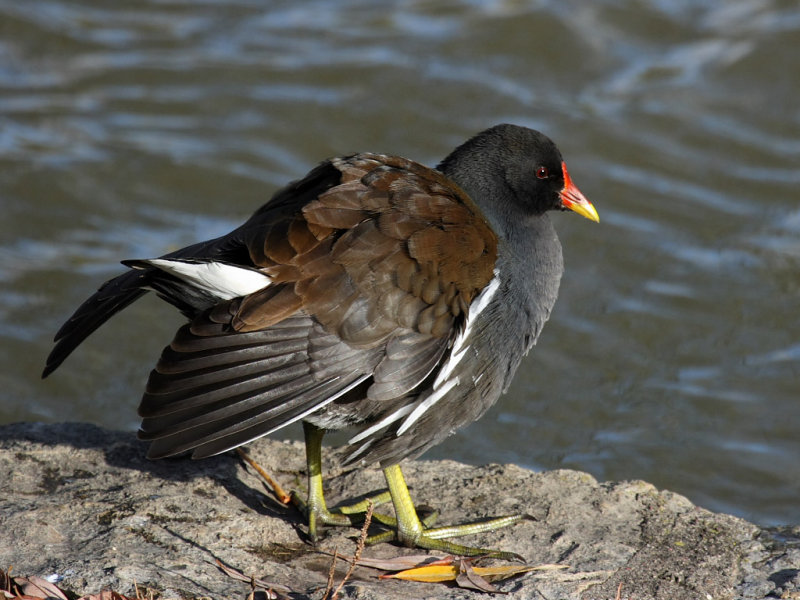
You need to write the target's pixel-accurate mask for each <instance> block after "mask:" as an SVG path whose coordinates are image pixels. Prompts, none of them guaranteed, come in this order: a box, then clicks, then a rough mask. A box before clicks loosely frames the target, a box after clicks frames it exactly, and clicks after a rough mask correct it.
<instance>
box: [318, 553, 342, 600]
mask: <svg viewBox="0 0 800 600" xmlns="http://www.w3.org/2000/svg"><path fill="white" fill-rule="evenodd" d="M337 558H339V546H334V547H333V558H332V559H331V568H330V570H329V571H328V583H327V585H326V586H325V595H324V596H323V597H322V600H335V598H334V597H333V596H331V595H330V594H331V592H332V591H333V578H334V576H335V574H336V559H337Z"/></svg>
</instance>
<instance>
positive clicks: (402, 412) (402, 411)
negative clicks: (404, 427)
mask: <svg viewBox="0 0 800 600" xmlns="http://www.w3.org/2000/svg"><path fill="white" fill-rule="evenodd" d="M413 408H414V405H413V404H407V405H406V406H403V407H402V408H399V409H398V410H396V411H394V412H393V413H392V414H390V415H389V416H388V417H384V418H383V419H381V420H380V421H378V422H377V423H375V424H374V425H371V426H370V427H368V428H367V429H365V430H364V431H362V432H361V433H358V434H356V435H354V436H353V437H351V438H350V439H349V440H347V443H348V444H355V443H356V442H360V441H361V440H363V439H366V438H368V437H369V436H371V435H372V434H373V433H375V432H376V431H378V430H380V429H383V428H384V427H386V426H387V425H389V424H391V423H394V422H395V421H399V420H400V419H402V418H403V417H405V416H406V415H407V414H408V413H410V412H411V410H412V409H413Z"/></svg>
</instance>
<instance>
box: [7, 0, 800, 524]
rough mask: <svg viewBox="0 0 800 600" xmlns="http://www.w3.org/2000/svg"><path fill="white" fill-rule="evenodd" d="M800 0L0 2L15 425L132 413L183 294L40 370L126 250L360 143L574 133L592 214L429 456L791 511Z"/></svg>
mask: <svg viewBox="0 0 800 600" xmlns="http://www.w3.org/2000/svg"><path fill="white" fill-rule="evenodd" d="M798 48H800V8H798V5H797V3H796V2H794V1H779V0H736V1H731V2H710V1H700V0H697V1H694V2H690V1H688V0H686V1H672V0H670V1H669V2H667V1H665V0H662V1H660V2H658V1H654V2H649V3H641V2H633V1H630V0H628V1H625V0H619V1H612V0H603V1H595V2H592V3H578V2H546V1H540V2H518V1H511V0H507V1H494V2H476V1H472V2H466V1H462V2H457V1H451V2H436V3H430V2H392V3H372V2H366V1H363V2H356V1H349V2H339V3H333V2H326V1H317V2H302V3H300V2H290V1H283V2H270V3H268V4H264V3H260V2H248V1H227V2H212V1H210V0H209V1H205V2H194V1H192V2H189V1H178V0H174V1H168V0H163V1H156V0H152V1H150V2H145V1H141V2H137V3H105V2H90V1H83V2H76V1H70V2H67V1H66V0H62V1H38V0H29V1H27V2H18V1H16V0H0V206H2V209H3V210H2V213H3V218H2V220H0V252H2V261H0V284H2V285H0V356H2V361H3V366H2V371H0V385H2V389H3V392H2V405H1V406H0V422H11V421H16V420H47V421H62V420H76V419H77V420H87V421H93V422H97V423H100V424H103V425H106V426H110V427H117V428H127V429H135V428H136V426H137V420H136V416H135V410H136V406H137V404H138V399H139V394H140V392H141V389H142V386H143V382H144V380H145V378H146V376H147V373H148V372H149V369H150V368H151V366H152V364H153V363H154V361H155V359H156V357H157V356H158V353H159V352H160V349H161V347H162V346H163V345H164V344H165V343H166V342H168V341H169V339H170V338H171V336H172V333H173V331H174V329H175V328H176V327H177V326H178V324H179V323H180V321H181V319H180V316H178V315H176V314H173V311H172V310H171V309H169V308H168V307H165V306H162V305H161V304H160V303H159V302H158V301H157V300H155V299H152V298H147V299H145V300H144V301H142V302H140V303H138V304H137V305H135V306H133V307H132V308H130V309H129V310H128V311H126V313H125V314H123V315H120V316H119V317H118V318H117V319H115V320H114V321H112V322H111V323H109V324H108V325H107V326H106V327H104V328H103V329H102V330H101V331H99V332H98V333H97V334H95V335H94V336H93V337H92V338H90V341H89V343H87V344H86V345H85V346H84V347H82V348H81V349H80V350H79V351H78V352H77V353H76V354H75V355H74V356H73V357H71V358H70V359H69V360H68V361H67V363H66V364H65V365H64V367H62V369H61V370H59V371H58V372H57V373H56V374H55V375H54V376H52V377H51V378H49V379H48V380H46V381H44V382H42V381H40V380H39V373H40V371H41V367H42V365H43V361H44V358H45V356H46V354H47V352H48V351H49V348H50V340H51V337H52V335H53V333H54V332H55V331H56V329H57V328H58V326H59V325H60V324H61V322H62V321H63V320H64V319H65V318H66V317H67V316H68V315H69V314H70V313H71V311H72V310H73V309H74V308H75V307H76V306H77V304H79V303H80V302H81V301H82V300H83V299H84V298H85V297H86V296H87V295H88V294H89V293H90V292H91V291H92V290H94V289H95V288H96V287H97V286H98V285H99V284H100V283H101V282H102V281H104V280H105V279H106V278H108V277H110V276H112V275H114V274H115V273H117V272H118V271H119V270H120V267H119V265H118V261H119V260H121V259H123V258H132V257H150V256H155V255H159V254H162V253H164V252H165V251H168V250H170V249H174V248H176V247H179V246H182V245H185V244H188V243H191V242H193V241H196V240H199V239H206V238H208V237H212V236H215V235H219V234H222V233H225V232H227V231H228V230H229V229H230V228H232V227H233V226H235V225H236V224H238V223H239V222H240V221H241V220H243V219H244V218H246V216H247V215H248V214H249V213H250V212H251V211H252V210H253V209H254V208H256V207H257V206H258V205H259V204H260V203H261V202H262V201H264V200H265V199H266V198H267V197H268V196H269V195H270V193H271V192H272V191H273V190H274V189H275V188H276V187H278V186H279V185H281V184H283V183H285V182H286V181H288V180H290V179H293V178H296V177H299V176H301V175H302V174H303V173H305V172H306V171H307V170H308V169H309V168H310V167H311V166H313V165H314V164H315V163H316V162H318V161H319V160H321V159H322V158H325V157H327V156H331V155H336V154H343V153H348V152H353V151H358V150H372V151H378V152H392V153H397V154H403V155H406V156H410V157H413V158H416V159H419V160H422V161H425V162H428V163H435V162H437V161H438V160H439V159H440V158H441V157H442V156H444V154H446V153H447V152H448V151H449V150H450V149H451V148H452V147H454V146H455V145H456V144H457V143H458V142H460V141H462V140H463V139H465V138H466V137H468V136H469V135H471V134H472V133H474V132H476V131H478V130H480V129H483V128H485V127H487V126H489V125H491V124H494V123H497V122H503V121H510V122H516V123H519V124H523V125H528V126H532V127H535V128H538V129H541V130H543V131H545V132H546V133H548V134H549V135H550V136H551V137H553V138H554V139H555V140H556V141H557V142H558V144H559V146H560V147H561V149H562V151H563V154H564V156H565V158H566V160H567V163H568V164H569V166H570V173H571V174H572V175H573V178H574V179H575V181H576V183H577V184H578V185H579V186H580V187H581V189H582V190H583V191H584V192H585V193H586V194H587V195H588V196H589V197H590V198H591V199H592V200H593V201H594V203H595V205H596V206H597V208H598V210H599V212H600V216H601V219H602V221H601V224H600V225H594V224H592V223H590V222H588V221H586V220H583V219H578V218H570V215H555V221H556V226H557V228H558V229H559V232H560V236H561V239H562V243H563V244H564V248H565V260H566V263H567V271H566V273H565V277H564V281H563V284H562V291H561V297H560V299H559V303H558V305H557V307H556V310H555V312H554V315H553V318H552V320H551V322H550V323H549V324H548V326H547V327H546V328H545V331H544V334H543V336H542V338H541V339H540V342H539V345H538V346H537V347H536V348H535V350H534V352H532V353H531V355H530V356H529V357H528V359H527V361H526V362H525V363H524V364H523V367H522V369H521V370H520V373H519V375H518V376H517V379H516V381H515V384H514V386H513V389H512V390H511V392H510V393H509V395H508V396H506V397H505V398H503V399H502V401H501V402H500V403H499V404H498V406H497V407H495V408H494V409H493V410H492V411H491V412H490V413H489V414H488V415H487V416H485V417H484V418H483V419H482V420H481V421H480V422H478V423H476V424H475V425H473V426H472V427H471V428H470V429H468V430H466V431H465V432H461V434H460V435H457V436H454V437H452V438H450V439H449V440H448V441H447V442H445V443H444V444H442V445H441V446H439V447H437V448H436V449H434V450H433V451H431V452H430V453H429V454H428V456H429V457H453V458H456V459H459V460H466V461H473V462H476V463H482V462H489V461H499V462H505V461H510V462H515V463H519V464H522V465H526V466H530V467H534V468H540V469H546V468H556V467H571V468H578V469H585V470H588V471H590V472H591V473H593V474H594V475H595V476H597V477H598V478H600V479H630V478H641V479H646V480H649V481H652V482H653V483H655V484H657V485H658V486H661V487H667V488H670V489H673V490H675V491H678V492H681V493H683V494H686V495H688V496H689V497H690V498H691V499H692V500H693V501H695V502H697V503H699V504H701V505H703V506H706V507H708V508H711V509H715V510H723V511H727V512H731V513H734V514H737V515H741V516H744V517H747V518H750V519H753V520H755V521H757V522H759V523H762V524H776V523H788V522H791V523H798V522H800V501H798V498H800V435H799V434H798V429H800V402H798V391H800V323H799V322H798V303H799V299H800V202H798V199H799V196H800V194H798V191H797V190H798V184H800V160H799V159H800V103H798V100H797V99H798V98H799V97H800V53H798V51H797V49H798Z"/></svg>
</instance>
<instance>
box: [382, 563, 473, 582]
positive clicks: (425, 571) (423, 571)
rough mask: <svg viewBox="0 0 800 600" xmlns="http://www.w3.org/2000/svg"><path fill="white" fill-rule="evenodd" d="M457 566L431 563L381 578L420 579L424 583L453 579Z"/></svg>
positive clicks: (454, 578)
mask: <svg viewBox="0 0 800 600" xmlns="http://www.w3.org/2000/svg"><path fill="white" fill-rule="evenodd" d="M457 576H458V568H457V567H454V566H452V565H433V566H425V567H417V568H414V569H407V570H405V571H400V572H399V573H392V574H391V575H381V576H380V578H381V579H403V580H405V581H422V582H424V583H440V582H442V581H455V580H456V577H457Z"/></svg>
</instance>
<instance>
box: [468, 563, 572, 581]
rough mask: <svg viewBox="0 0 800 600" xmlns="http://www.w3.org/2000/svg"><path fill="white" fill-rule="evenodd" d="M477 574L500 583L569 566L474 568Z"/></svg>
mask: <svg viewBox="0 0 800 600" xmlns="http://www.w3.org/2000/svg"><path fill="white" fill-rule="evenodd" d="M473 568H474V569H475V572H476V573H477V574H478V575H480V576H481V577H483V578H485V579H487V580H488V581H500V580H501V579H508V578H509V577H513V576H514V575H520V574H522V573H529V572H530V571H556V570H561V569H569V565H549V564H545V565H498V566H496V567H473Z"/></svg>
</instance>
